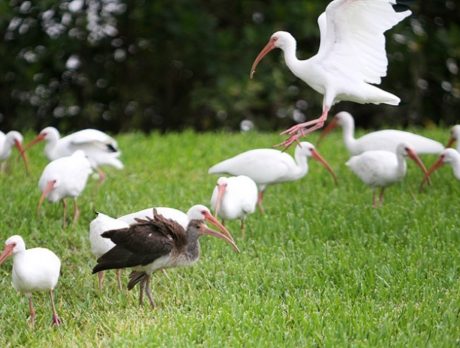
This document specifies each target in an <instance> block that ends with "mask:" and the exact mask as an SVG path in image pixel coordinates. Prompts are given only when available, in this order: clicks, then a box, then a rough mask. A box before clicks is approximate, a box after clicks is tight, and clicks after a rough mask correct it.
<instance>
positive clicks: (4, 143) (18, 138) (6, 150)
mask: <svg viewBox="0 0 460 348" xmlns="http://www.w3.org/2000/svg"><path fill="white" fill-rule="evenodd" d="M22 142H23V138H22V135H21V133H19V132H17V131H9V132H8V133H6V134H5V133H3V132H1V131H0V161H1V162H2V164H1V171H4V170H5V164H6V162H5V161H6V160H7V159H8V157H10V155H11V150H12V149H13V146H16V148H17V149H18V151H19V154H20V155H21V157H22V160H23V162H24V166H25V168H26V172H27V173H28V172H29V163H28V160H27V156H26V154H25V153H24V149H23V147H22Z"/></svg>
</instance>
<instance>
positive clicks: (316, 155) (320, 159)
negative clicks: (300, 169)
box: [311, 149, 337, 185]
mask: <svg viewBox="0 0 460 348" xmlns="http://www.w3.org/2000/svg"><path fill="white" fill-rule="evenodd" d="M311 157H313V159H315V160H317V161H318V162H319V163H321V164H322V165H323V166H324V168H326V170H327V171H328V172H329V173H331V175H332V177H333V178H334V183H335V184H336V185H337V176H336V175H335V173H334V171H333V170H332V168H331V166H330V165H329V163H327V161H326V160H325V159H324V158H323V157H322V156H321V155H320V154H319V153H318V151H316V150H315V149H313V150H312V152H311Z"/></svg>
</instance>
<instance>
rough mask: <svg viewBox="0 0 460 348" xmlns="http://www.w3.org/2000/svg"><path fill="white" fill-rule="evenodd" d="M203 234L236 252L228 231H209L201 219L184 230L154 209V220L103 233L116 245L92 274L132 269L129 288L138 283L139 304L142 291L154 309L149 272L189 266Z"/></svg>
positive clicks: (194, 221) (103, 256)
mask: <svg viewBox="0 0 460 348" xmlns="http://www.w3.org/2000/svg"><path fill="white" fill-rule="evenodd" d="M224 229H225V228H224ZM221 231H222V230H221ZM203 235H211V236H214V237H217V238H220V239H223V240H224V241H225V242H227V243H228V244H230V245H231V246H232V247H233V249H234V250H235V251H236V252H238V251H239V250H238V247H237V246H236V244H235V243H234V241H233V239H232V238H230V237H228V236H230V233H229V232H228V231H227V230H225V231H222V233H219V232H217V231H214V230H211V229H209V228H208V227H207V226H206V225H205V223H204V222H203V220H201V219H200V220H191V221H190V222H189V223H188V225H187V229H184V228H183V227H182V226H181V225H180V224H178V223H177V222H176V221H174V220H171V219H167V218H165V217H163V216H162V215H161V214H159V213H156V212H153V219H151V218H147V219H146V220H142V219H138V220H137V223H134V224H132V225H130V226H129V227H128V228H123V229H117V230H112V231H107V232H104V233H103V234H102V237H104V238H110V239H111V240H112V242H113V243H115V244H116V246H115V247H114V248H112V249H111V250H110V251H108V252H107V253H106V254H104V255H102V256H101V257H100V258H99V259H98V260H97V265H96V266H95V267H94V268H93V273H96V272H100V271H104V270H107V269H120V268H126V267H131V268H133V270H134V272H132V273H131V274H130V281H129V283H128V290H131V289H132V288H133V287H134V286H135V285H136V284H137V283H139V289H140V291H139V303H140V304H142V302H143V294H144V292H145V294H146V295H147V298H148V300H149V302H150V305H151V306H152V308H153V307H155V302H154V301H153V296H152V293H151V290H150V278H151V274H152V273H153V272H155V271H157V270H160V269H165V268H171V267H179V266H189V265H192V264H193V263H195V262H196V261H198V258H199V256H200V244H199V242H198V238H199V237H200V236H203Z"/></svg>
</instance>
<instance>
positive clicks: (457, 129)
mask: <svg viewBox="0 0 460 348" xmlns="http://www.w3.org/2000/svg"><path fill="white" fill-rule="evenodd" d="M459 138H460V124H458V125H456V126H453V127H452V129H451V131H450V138H449V141H448V142H447V145H446V147H450V146H452V145H453V144H454V143H455V142H456V143H457V152H460V140H459Z"/></svg>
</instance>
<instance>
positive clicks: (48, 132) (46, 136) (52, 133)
mask: <svg viewBox="0 0 460 348" xmlns="http://www.w3.org/2000/svg"><path fill="white" fill-rule="evenodd" d="M57 139H59V132H58V130H57V129H56V128H54V127H46V128H44V129H42V130H41V131H40V133H38V135H37V136H36V137H35V138H34V139H33V140H32V141H31V142H30V143H28V144H27V145H26V147H25V149H24V151H27V150H29V149H30V148H31V147H32V146H34V145H35V144H37V143H39V142H41V141H43V140H47V141H48V140H57Z"/></svg>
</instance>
